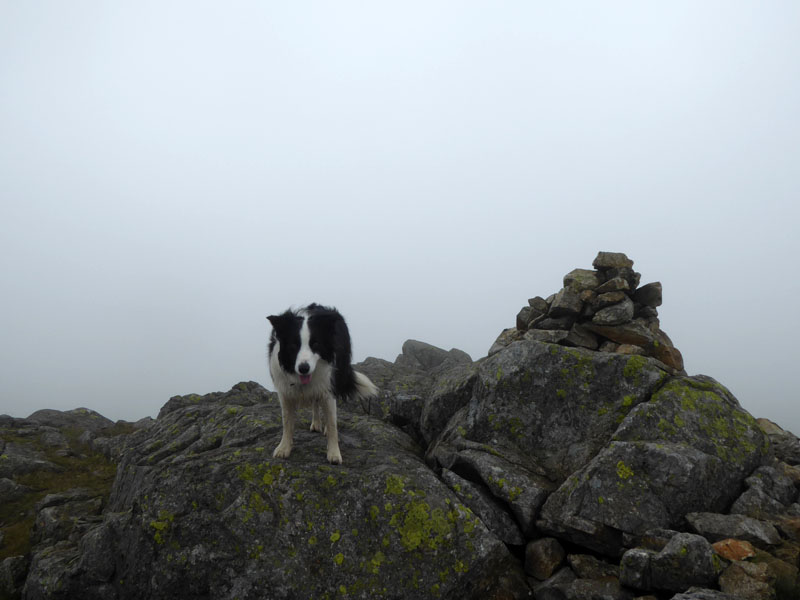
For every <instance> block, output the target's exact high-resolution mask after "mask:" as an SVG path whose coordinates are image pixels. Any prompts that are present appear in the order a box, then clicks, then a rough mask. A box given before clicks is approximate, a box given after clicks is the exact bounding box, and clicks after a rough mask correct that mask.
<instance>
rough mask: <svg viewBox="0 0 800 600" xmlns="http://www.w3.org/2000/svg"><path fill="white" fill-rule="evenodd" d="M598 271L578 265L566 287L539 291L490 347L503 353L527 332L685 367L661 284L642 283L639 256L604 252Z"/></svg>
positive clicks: (674, 368) (595, 264) (557, 341)
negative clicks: (661, 312)
mask: <svg viewBox="0 0 800 600" xmlns="http://www.w3.org/2000/svg"><path fill="white" fill-rule="evenodd" d="M592 266H593V267H594V268H595V270H588V269H574V270H573V271H570V272H569V273H567V274H566V275H565V276H564V287H563V288H561V290H560V291H558V292H557V293H556V294H554V295H552V296H550V297H548V298H547V299H546V300H545V299H543V298H541V297H540V296H536V297H535V298H532V299H530V300H529V301H528V306H525V307H523V308H522V309H521V310H520V311H519V313H518V314H517V318H516V326H515V328H513V329H510V330H506V331H504V332H503V333H501V334H500V336H499V337H498V338H497V340H496V341H495V343H494V344H493V345H492V347H491V348H490V349H489V354H493V353H495V352H497V351H498V350H499V349H500V348H502V347H504V346H507V345H508V344H509V343H511V342H513V341H515V340H518V339H521V338H522V337H525V338H526V339H531V340H537V341H541V342H552V343H555V344H562V345H564V346H578V347H582V348H588V349H590V350H597V349H598V348H599V349H600V350H603V351H605V352H618V353H620V354H638V355H643V356H650V357H652V358H655V359H657V360H659V361H660V362H662V363H663V364H664V365H666V366H667V367H669V369H671V372H673V373H679V372H682V371H683V357H682V356H681V353H680V351H679V350H678V349H677V348H675V346H674V345H673V343H672V341H671V340H670V339H669V337H668V336H667V334H666V333H664V332H663V331H662V330H661V325H660V322H659V320H658V310H657V307H659V306H661V302H662V289H661V283H659V282H657V281H656V282H653V283H648V284H646V285H643V286H641V287H639V280H640V275H639V273H637V272H635V271H634V270H633V261H632V260H631V259H629V258H628V257H627V256H625V255H624V254H622V253H619V252H599V253H598V254H597V257H596V258H595V259H594V262H593V263H592Z"/></svg>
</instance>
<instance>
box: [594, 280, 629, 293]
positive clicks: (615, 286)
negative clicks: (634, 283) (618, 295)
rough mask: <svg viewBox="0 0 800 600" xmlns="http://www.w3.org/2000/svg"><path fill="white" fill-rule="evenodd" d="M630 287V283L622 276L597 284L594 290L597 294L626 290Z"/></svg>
mask: <svg viewBox="0 0 800 600" xmlns="http://www.w3.org/2000/svg"><path fill="white" fill-rule="evenodd" d="M630 289H631V285H630V284H629V283H628V280H627V279H624V278H623V277H614V278H613V279H609V280H608V281H606V282H605V283H604V284H603V285H601V286H599V287H598V288H597V289H596V290H595V292H597V294H608V293H612V292H627V291H629V290H630Z"/></svg>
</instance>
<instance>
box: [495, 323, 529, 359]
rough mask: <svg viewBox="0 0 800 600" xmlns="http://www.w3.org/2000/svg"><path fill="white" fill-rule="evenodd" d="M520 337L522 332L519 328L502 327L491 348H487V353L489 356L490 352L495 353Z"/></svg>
mask: <svg viewBox="0 0 800 600" xmlns="http://www.w3.org/2000/svg"><path fill="white" fill-rule="evenodd" d="M521 339H522V332H521V331H520V330H519V329H516V328H515V327H511V328H509V329H504V330H503V331H502V333H501V334H500V335H498V336H497V339H496V340H495V341H494V343H493V344H492V346H491V348H489V352H488V355H489V356H491V355H492V354H496V353H497V352H500V350H502V349H503V348H505V347H506V346H508V345H509V344H510V343H511V342H516V341H517V340H521Z"/></svg>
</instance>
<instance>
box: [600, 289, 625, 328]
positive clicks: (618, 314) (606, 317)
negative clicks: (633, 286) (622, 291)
mask: <svg viewBox="0 0 800 600" xmlns="http://www.w3.org/2000/svg"><path fill="white" fill-rule="evenodd" d="M632 319H633V302H632V301H631V299H630V298H628V297H627V296H625V297H624V299H623V300H622V302H620V303H619V304H614V305H612V306H607V307H606V308H601V309H600V310H598V311H597V312H596V313H594V316H593V317H592V323H593V324H595V325H601V326H607V327H608V326H613V325H622V324H623V323H627V322H629V321H630V320H632Z"/></svg>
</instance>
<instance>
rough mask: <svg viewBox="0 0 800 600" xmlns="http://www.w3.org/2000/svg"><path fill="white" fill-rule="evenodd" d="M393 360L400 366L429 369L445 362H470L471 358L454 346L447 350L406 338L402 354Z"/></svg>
mask: <svg viewBox="0 0 800 600" xmlns="http://www.w3.org/2000/svg"><path fill="white" fill-rule="evenodd" d="M395 362H396V363H397V364H398V365H401V366H411V367H415V368H421V369H423V370H424V371H430V370H432V369H435V368H436V367H439V366H440V365H442V364H443V363H445V362H450V363H470V362H472V359H471V358H470V357H469V354H467V353H466V352H464V351H462V350H458V349H456V348H453V349H451V350H449V351H448V350H443V349H441V348H437V347H436V346H433V345H431V344H427V343H425V342H420V341H417V340H406V341H405V342H404V343H403V351H402V354H400V355H399V356H398V357H397V360H396V361H395Z"/></svg>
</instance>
